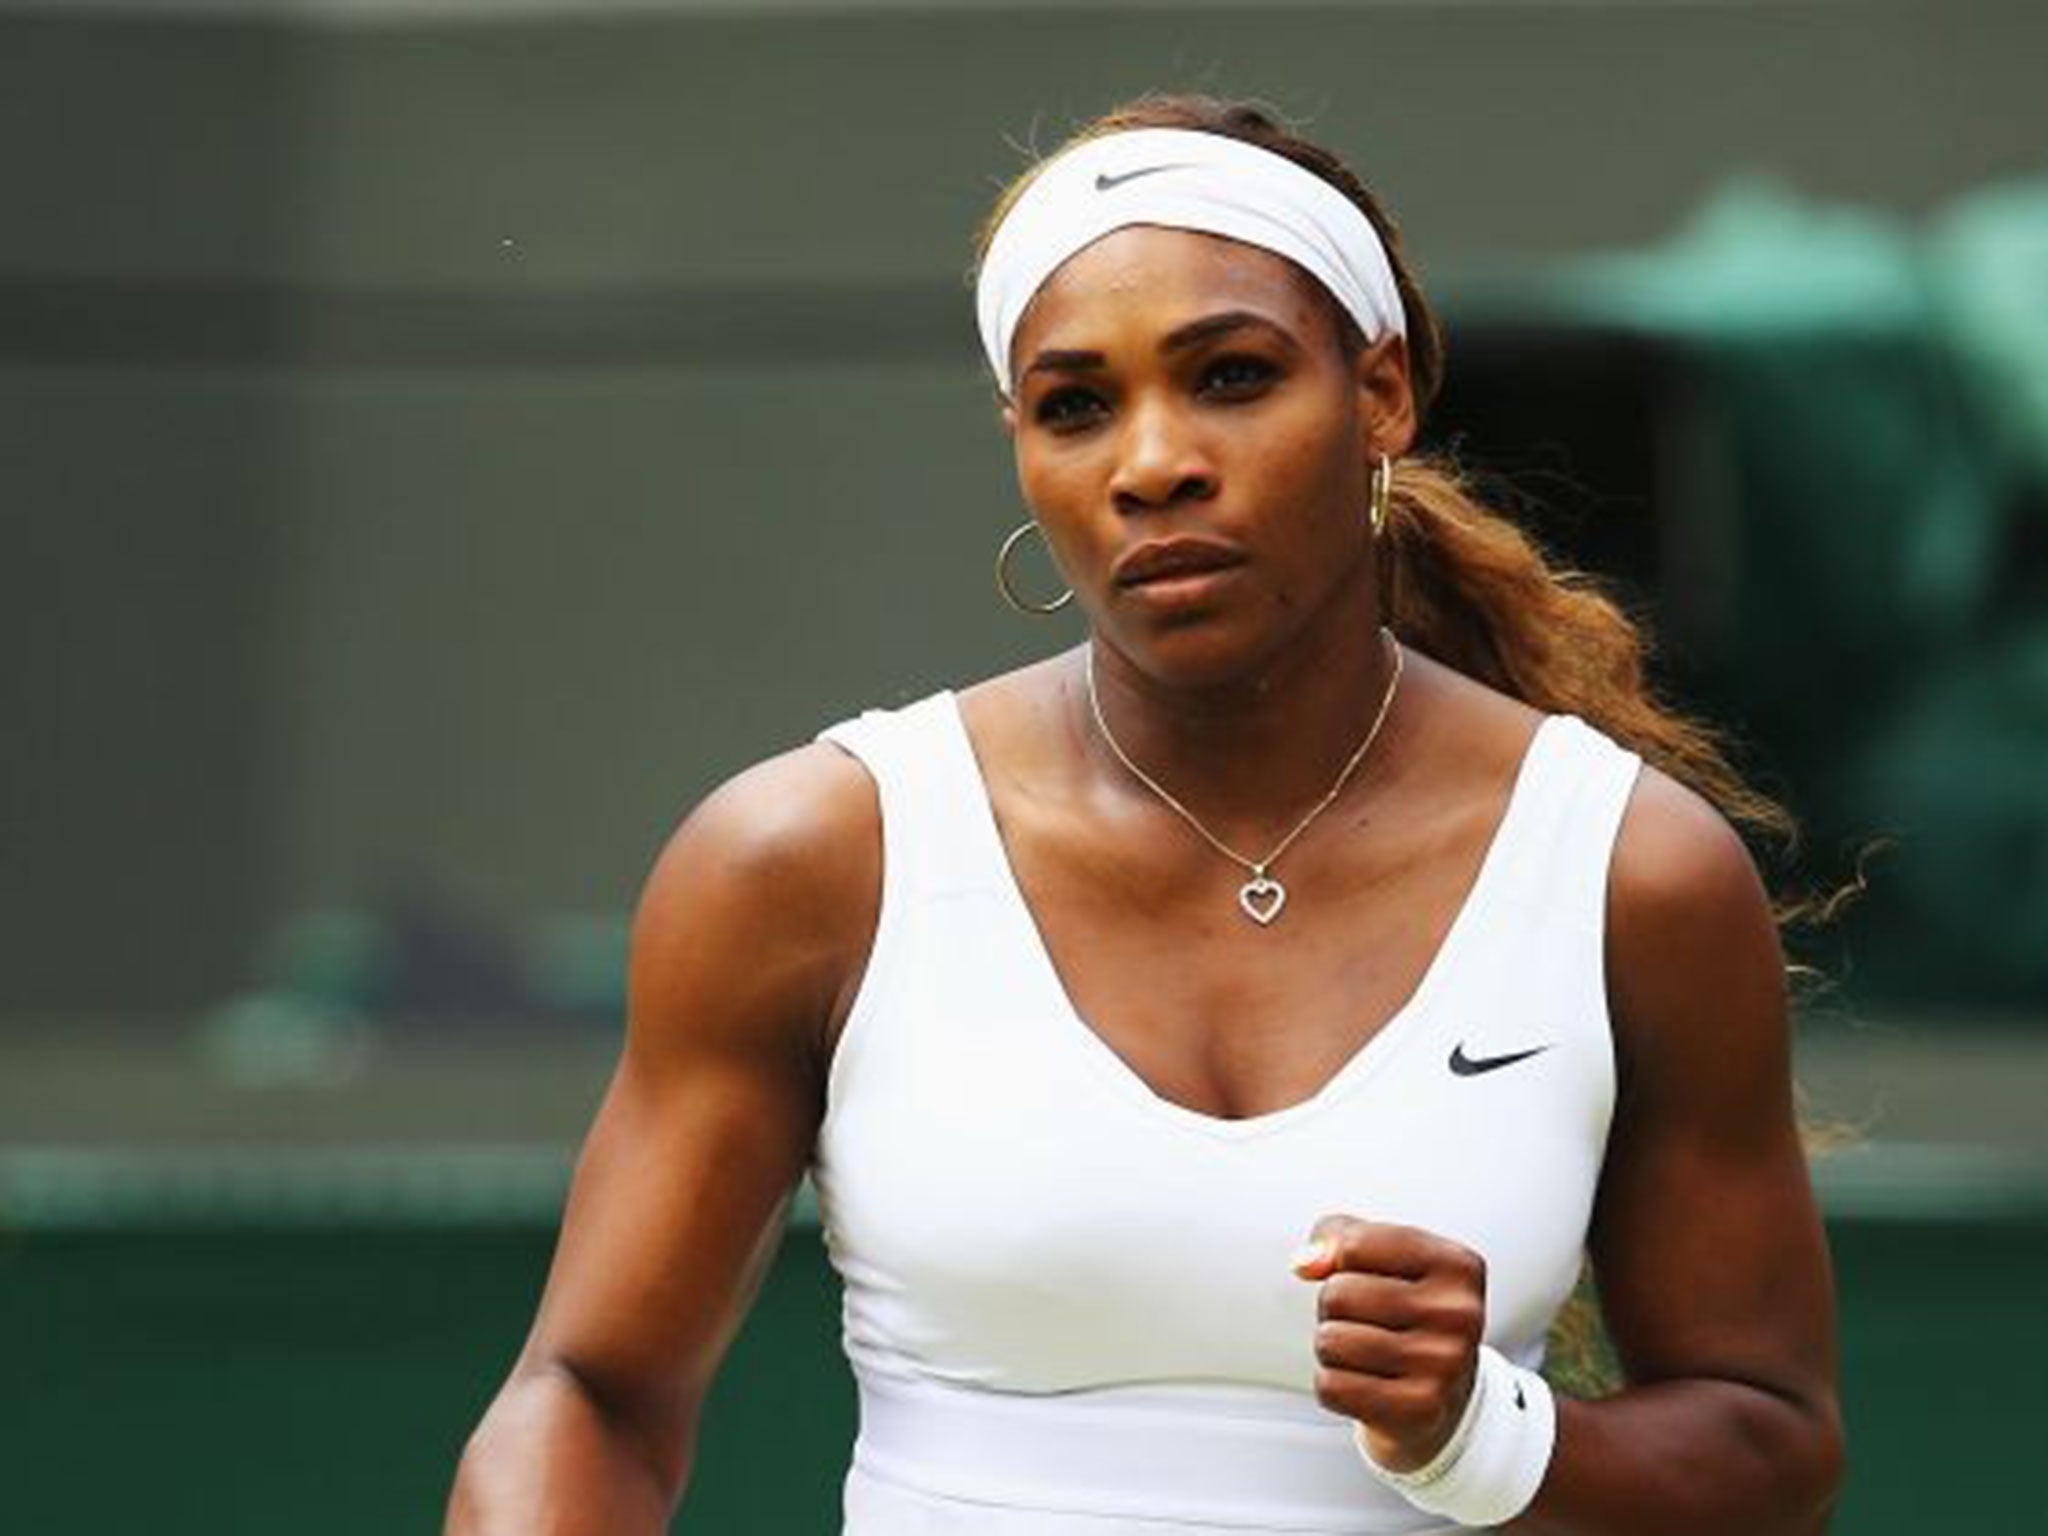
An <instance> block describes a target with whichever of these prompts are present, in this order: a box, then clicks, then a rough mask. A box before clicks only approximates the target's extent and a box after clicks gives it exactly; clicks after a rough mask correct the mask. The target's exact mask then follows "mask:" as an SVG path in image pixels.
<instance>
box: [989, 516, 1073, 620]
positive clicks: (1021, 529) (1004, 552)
mask: <svg viewBox="0 0 2048 1536" xmlns="http://www.w3.org/2000/svg"><path fill="white" fill-rule="evenodd" d="M1034 533H1038V534H1040V536H1041V537H1043V534H1042V533H1041V531H1040V529H1039V526H1038V524H1037V523H1036V522H1035V521H1027V522H1024V523H1021V524H1019V525H1018V526H1017V527H1015V528H1013V529H1011V530H1010V536H1009V537H1008V538H1006V539H1004V540H1003V547H1002V548H1001V549H999V550H997V551H996V590H997V591H998V592H1000V593H1002V594H1003V601H1004V602H1006V603H1008V604H1009V605H1010V606H1011V607H1012V608H1014V609H1016V610H1017V611H1018V612H1019V613H1029V614H1036V615H1039V616H1041V617H1042V616H1044V615H1045V614H1048V613H1058V612H1059V611H1060V610H1061V609H1062V608H1064V607H1066V606H1067V604H1069V603H1071V602H1072V601H1073V600H1074V589H1073V588H1072V587H1069V588H1068V589H1067V590H1066V591H1064V592H1062V593H1061V594H1060V595H1059V596H1058V597H1056V598H1054V599H1053V600H1052V601H1051V602H1049V603H1034V602H1032V601H1030V600H1029V599H1027V598H1022V597H1019V596H1018V595H1017V589H1016V588H1015V587H1014V586H1012V585H1011V584H1010V556H1011V555H1013V554H1015V553H1016V552H1017V546H1018V545H1019V544H1022V543H1023V542H1024V541H1025V540H1026V539H1028V538H1029V537H1030V536H1031V535H1032V534H1034Z"/></svg>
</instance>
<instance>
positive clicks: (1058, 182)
mask: <svg viewBox="0 0 2048 1536" xmlns="http://www.w3.org/2000/svg"><path fill="white" fill-rule="evenodd" d="M1129 224H1161V225H1165V226H1166V227H1168V228H1170V229H1193V230H1199V231H1201V232H1203V233H1204V234H1211V235H1223V236H1226V237H1227V238H1229V239H1232V240H1242V241H1244V242H1245V243H1246V244H1247V245H1258V246H1263V247H1265V248H1266V249H1267V250H1269V251H1273V252H1275V253H1276V254H1278V255H1281V256H1285V257H1286V258H1287V259H1288V260H1289V261H1292V262H1293V263H1294V264H1295V265H1296V266H1299V267H1300V268H1302V269H1303V270H1304V271H1306V272H1307V273H1308V274H1309V276H1311V277H1313V278H1315V279H1316V281H1317V282H1319V283H1321V284H1322V285H1323V286H1324V287H1325V288H1327V289H1329V290H1330V292H1331V293H1332V294H1334V295H1335V296H1336V299H1337V302H1338V303H1340V304H1342V305H1343V306H1344V308H1345V309H1346V310H1348V311H1349V312H1350V314H1351V317H1352V319H1354V320H1356V321H1357V322H1358V328H1359V329H1360V330H1361V331H1363V332H1364V333H1365V339H1366V340H1367V341H1369V342H1370V341H1377V340H1379V339H1380V338H1381V337H1382V336H1385V335H1387V334H1388V333H1389V332H1392V333H1395V334H1398V335H1403V336H1405V335H1406V334H1407V333H1408V327H1407V322H1406V320H1405V318H1404V316H1403V314H1402V310H1401V294H1400V290H1399V289H1398V288H1396V287H1395V285H1394V272H1393V268H1392V267H1391V266H1389V265H1388V263H1387V253H1386V249H1385V248H1384V247H1383V246H1382V245H1381V244H1380V238H1379V235H1378V233H1377V232H1376V231H1375V230H1374V229H1373V227H1372V222H1371V220H1369V219H1367V218H1366V216H1365V215H1364V213H1362V212H1361V211H1360V210H1359V208H1358V206H1357V205H1356V204H1354V203H1353V202H1352V201H1351V199H1350V198H1348V197H1346V196H1345V195H1344V194H1343V193H1342V192H1339V191H1338V190H1337V189H1336V188H1335V187H1333V186H1331V185H1330V184H1329V183H1328V182H1327V181H1324V180H1323V178H1322V177H1320V176H1318V175H1316V174H1315V173H1314V172H1313V171H1310V170H1307V169H1305V168H1304V167H1302V166H1299V165H1296V164H1295V163H1294V162H1293V161H1292V160H1289V159H1288V158H1287V157H1286V156H1284V155H1278V154H1275V153H1273V151H1271V150H1268V149H1261V148H1259V147H1258V146H1257V145H1256V144H1248V143H1246V142H1245V141H1244V140H1242V139H1233V138H1227V137H1225V136H1224V135H1222V134H1219V133H1202V132H1198V131H1195V130H1192V129H1185V128H1132V129H1127V130H1125V131H1124V132H1121V133H1111V134H1105V135H1103V136H1102V137H1100V138H1094V139H1087V140H1084V141H1082V142H1081V143H1079V144H1077V145H1075V146H1074V147H1073V148H1072V149H1069V150H1066V151H1064V152H1063V153H1061V154H1059V155H1057V156H1055V157H1054V158H1053V159H1052V160H1051V161H1049V162H1048V163H1047V164H1046V165H1045V166H1044V167H1043V168H1042V169H1041V170H1040V171H1039V172H1038V174H1037V175H1036V176H1034V177H1033V178H1032V180H1031V182H1030V184H1029V185H1028V186H1027V187H1026V188H1025V189H1024V191H1023V193H1022V194H1021V195H1020V196H1019V197H1018V199H1017V201H1016V202H1015V203H1014V204H1013V205H1012V206H1011V208H1010V211H1009V212H1008V213H1007V214H1006V215H1005V216H1004V218H1003V221H1002V223H1001V224H1000V225H999V226H997V229H996V233H995V238H994V239H993V240H991V241H990V242H989V247H988V255H987V256H986V257H985V258H984V259H983V261H982V263H981V274H980V277H979V279H978V280H977V282H976V285H975V296H974V301H975V312H976V318H977V319H978V321H979V322H980V325H981V345H982V349H983V350H984V351H985V352H987V354H988V361H989V366H990V367H991V368H993V369H994V370H995V375H996V379H997V382H998V383H1000V384H1001V385H1002V389H1003V393H1004V394H1005V395H1007V394H1009V393H1011V380H1010V342H1011V339H1012V338H1013V337H1014V336H1015V335H1016V334H1017V323H1018V321H1019V320H1021V319H1022V318H1023V316H1024V308H1025V306H1026V305H1028V304H1029V303H1030V302H1031V296H1032V295H1033V294H1035V293H1037V292H1038V289H1039V287H1040V285H1041V284H1043V283H1044V282H1045V280H1046V279H1047V278H1048V277H1050V276H1052V274H1053V272H1054V270H1055V269H1056V268H1058V266H1059V265H1060V263H1062V262H1064V261H1065V260H1066V259H1067V258H1068V257H1069V256H1072V255H1073V254H1074V253H1075V252H1076V251H1078V250H1080V249H1081V248H1082V247H1083V246H1086V245H1090V244H1093V243H1094V242H1095V241H1097V240H1100V239H1101V238H1102V237H1103V236H1104V235H1106V234H1108V233H1109V232H1110V231H1111V230H1113V229H1122V228H1124V227H1125V226H1126V225H1129Z"/></svg>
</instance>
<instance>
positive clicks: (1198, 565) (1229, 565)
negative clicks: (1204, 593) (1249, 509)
mask: <svg viewBox="0 0 2048 1536" xmlns="http://www.w3.org/2000/svg"><path fill="white" fill-rule="evenodd" d="M1244 559H1245V557H1244V551H1243V550H1241V549H1239V548H1237V547H1236V546H1235V545H1233V544H1226V543H1223V542H1222V541H1221V540H1217V539H1201V538H1191V537H1187V536H1182V537H1178V538H1171V539H1147V540H1146V541H1145V542H1144V543H1143V544H1139V545H1137V546H1136V547H1134V548H1132V549H1129V550H1126V551H1125V552H1124V553H1123V554H1122V555H1121V556H1119V557H1118V559H1117V562H1116V564H1115V565H1114V566H1112V567H1111V568H1110V579H1111V580H1112V581H1114V582H1115V583H1116V584H1117V585H1118V586H1119V587H1124V588H1132V587H1159V588H1164V587H1167V586H1173V587H1176V588H1178V587H1182V586H1187V587H1190V588H1191V589H1192V588H1196V587H1200V586H1202V585H1204V584H1205V583H1204V581H1203V578H1207V577H1214V576H1219V575H1221V574H1222V573H1223V572H1225V571H1228V570H1231V569H1233V568H1235V567H1237V566H1240V565H1242V564H1244Z"/></svg>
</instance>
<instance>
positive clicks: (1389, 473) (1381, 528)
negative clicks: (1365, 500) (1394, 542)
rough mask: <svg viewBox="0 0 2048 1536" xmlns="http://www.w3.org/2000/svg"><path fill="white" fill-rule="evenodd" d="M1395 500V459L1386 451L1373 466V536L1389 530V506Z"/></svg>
mask: <svg viewBox="0 0 2048 1536" xmlns="http://www.w3.org/2000/svg"><path fill="white" fill-rule="evenodd" d="M1393 500H1394V461H1393V460H1392V459H1390V458H1388V457H1387V456H1386V455H1385V454H1384V453H1383V454H1381V455H1380V458H1379V462H1378V463H1377V464H1375V465H1373V467H1372V513H1371V516H1372V536H1373V537H1374V538H1375V539H1377V538H1378V537H1379V536H1380V535H1381V534H1382V533H1384V532H1386V530H1387V508H1388V506H1389V505H1391V504H1392V502H1393Z"/></svg>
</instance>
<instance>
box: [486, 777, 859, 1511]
mask: <svg viewBox="0 0 2048 1536" xmlns="http://www.w3.org/2000/svg"><path fill="white" fill-rule="evenodd" d="M878 842H879V832H878V823H877V813H876V811H875V809H874V803H873V796H872V789H871V787H870V786H869V784H868V781H867V779H866V777H865V775H864V774H862V773H861V771H860V770H859V769H858V768H856V767H854V766H852V765H851V764H850V763H849V762H848V760H846V759H845V758H844V757H842V756H841V755H840V754H838V753H837V752H836V751H834V750H833V749H829V748H813V749H807V750H806V751H805V752H801V753H797V754H792V756H791V757H790V758H787V759H779V760H777V762H775V763H772V764H768V765H764V766H763V767H762V768H760V769H756V770H753V771H752V772H751V773H750V774H748V775H744V776H742V778H741V779H739V780H736V781H734V783H733V784H732V785H729V786H727V787H726V788H725V789H723V790H721V791H720V792H719V793H718V794H717V795H714V796H713V797H712V798H711V799H710V800H709V801H707V802H706V804H705V805H704V806H703V807H702V808H700V810H699V811H698V812H697V813H696V814H695V815H693V816H692V817H691V818H690V820H689V821H687V822H685V824H684V825H683V827H682V828H681V829H679V831H678V832H677V834H676V836H675V837H674V839H673V840H672V841H671V842H670V844H669V846H668V847H667V848H666V849H665V850H664V852H663V854H662V856H661V858H660V860H659V861H658V862H657V864H656V866H655V869H654V871H653V873H652V875H651V876H650V877H649V880H648V883H647V888H646V891H645V893H644V894H643V896H642V899H641V903H640V907H639V910H638V912H637V914H636V916H635V920H634V928H633V943H632V959H631V970H630V979H629V987H628V1025H627V1039H626V1045H625V1048H624V1050H623V1052H622V1054H621V1058H620V1062H619V1066H618V1069H617V1071H616V1073H615V1075H614V1077H613V1080H612V1082H611V1085H610V1087H609V1089H608V1091H607V1093H606V1095H605V1098H604V1101H603V1105H602V1107H601V1108H600V1110H599V1112H598V1115H597V1118H596V1121H595V1122H594V1124H593V1126H592V1128H591V1131H590V1134H589V1136H588V1138H587V1140H586V1142H585V1145H584V1148H583V1153H582V1156H581V1158H580V1159H579V1162H578V1166H577V1170H576V1175H575V1179H574V1181H573V1184H572V1186H571V1190H570V1196H569V1201H568V1206H567V1209H566V1211H565V1213H564V1218H563V1225H562V1235H561V1240H560V1243H559V1245H558V1248H557V1252H556V1256H555V1261H554V1265H553V1267H552V1270H551V1272H550V1275H549V1278H548V1284H547V1290H546V1293H545V1295H544V1297H543V1300H542V1304H541V1308H540V1313H539V1316H538V1318H537V1320H536V1322H535V1326H534V1330H533V1334H532V1336H531V1338H530V1339H529V1341H528V1345H527V1348H526V1351H525V1353H524V1355H523V1356H522V1360H521V1365H520V1369H521V1370H563V1371H567V1372H569V1373H571V1374H572V1375H573V1376H574V1377H575V1379H576V1382H577V1384H578V1386H579V1387H581V1388H582V1389H583V1391H584V1392H585V1393H587V1394H588V1395H589V1396H590V1397H591V1398H592V1399H593V1400H594V1401H595V1402H596V1404H597V1405H598V1406H599V1407H600V1408H601V1409H602V1410H603V1411H604V1412H605V1413H606V1415H607V1416H608V1417H609V1418H611V1419H612V1420H613V1421H614V1422H615V1423H616V1424H617V1425H619V1426H620V1427H621V1428H622V1429H624V1430H625V1431H627V1432H628V1433H630V1434H632V1435H633V1436H634V1437H635V1438H636V1440H637V1441H638V1442H639V1443H640V1444H641V1448H642V1453H643V1455H644V1456H645V1457H646V1458H647V1459H648V1461H649V1463H650V1465H652V1466H654V1467H656V1468H658V1469H659V1470H660V1471H661V1472H662V1473H663V1474H664V1477H665V1480H670V1481H673V1480H674V1479H675V1478H677V1477H679V1476H680V1467H681V1465H682V1463H683V1460H684V1458H685V1457H686V1455H687V1440H688V1438H689V1435H690V1431H691V1427H692V1425H693V1423H694V1412H695V1409H696V1406H697V1404H698V1402H699V1401H700V1400H701V1398H702V1396H703V1393H704V1391H705V1389H706V1388H707V1386H708V1385H709V1380H710V1377H711V1374H712V1372H713V1371H714V1370H715V1369H716V1366H717V1364H718V1361H719V1359H720V1358H721V1357H722V1355H723V1354H724V1352H725V1348H726V1346H727V1344H728V1343H729V1342H730V1340H731V1338H732V1336H733V1334H734V1333H735V1332H736V1331H737V1329H738V1327H739V1324H740V1321H741V1318H742V1316H743V1314H744V1312H745V1309H746V1307H747V1306H748V1304H749V1303H750V1302H751V1300H752V1297H753V1294H754V1291H755V1289H756V1287H757V1286H758V1284H759V1280H760V1277H761V1274H762V1272H763V1270H764V1269H765V1267H766V1265H767V1263H768V1261H769V1259H770V1257H771V1256H772V1254H773V1251H774V1248H775V1245H776V1241H777V1239H778V1237H779V1235H780V1232H781V1226H782V1217H783V1212H784V1209H785V1207H786V1204H787V1201H788V1199H789V1196H790V1195H791V1193H792V1191H793V1189H794V1187H795V1185H796V1183H797V1181H798V1180H799V1178H800V1177H801V1175H802V1173H803V1171H804V1168H805V1165H806V1163H807V1161H808V1159H809V1157H810V1154H811V1149H812V1145H813V1142H814V1140H815V1136H816V1132H817V1127H818V1122H819V1117H820V1115H821V1113H822V1108H823V1082H824V1071H825V1060H826V1048H825V1044H824V1042H825V1040H826V1037H827V1034H828V1025H829V1021H830V1019H831V1016H832V1014H833V1012H834V1010H835V1008H837V1007H838V1006H839V1004H840V1002H841V1000H842V999H843V997H844V996H845V995H846V994H847V992H848V991H849V987H850V981H851V978H852V976H853V975H854V974H855V973H856V972H857V970H858V967H859V964H860V963H861V961H862V959H863V958H864V954H865V945H866V940H867V936H868V935H869V933H870V932H871V930H872V924H873V907H874V902H875V899H876V898H875V890H876V886H877V885H878V882H879V848H878Z"/></svg>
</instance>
